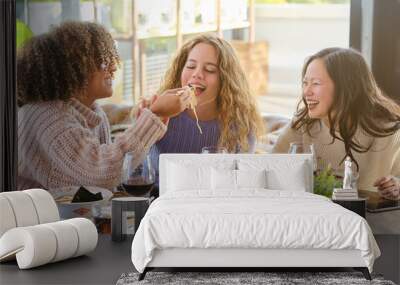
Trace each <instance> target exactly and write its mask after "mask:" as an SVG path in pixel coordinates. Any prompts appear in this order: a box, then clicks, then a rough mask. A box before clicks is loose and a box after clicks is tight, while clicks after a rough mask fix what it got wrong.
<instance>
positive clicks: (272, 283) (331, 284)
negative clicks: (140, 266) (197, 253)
mask: <svg viewBox="0 0 400 285" xmlns="http://www.w3.org/2000/svg"><path fill="white" fill-rule="evenodd" d="M138 276H139V273H127V274H122V275H121V277H120V278H119V279H118V281H117V285H133V284H140V285H144V284H157V285H163V284H172V285H178V284H179V285H184V284H213V285H217V284H222V285H231V284H240V285H242V284H267V285H278V284H279V285H297V284H321V285H322V284H324V285H345V284H352V285H358V284H368V285H395V283H393V282H392V281H387V280H383V278H382V277H381V276H376V275H372V278H373V280H372V281H368V280H366V279H365V278H364V276H363V275H362V273H360V272H152V271H151V272H148V273H147V274H146V277H145V279H144V280H142V281H138Z"/></svg>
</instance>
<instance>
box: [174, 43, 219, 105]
mask: <svg viewBox="0 0 400 285" xmlns="http://www.w3.org/2000/svg"><path fill="white" fill-rule="evenodd" d="M181 84H182V87H183V86H187V85H190V86H193V87H196V91H195V94H196V97H197V101H198V104H200V105H201V104H202V102H209V101H210V100H212V99H213V98H216V97H217V96H218V94H219V92H220V76H219V68H218V54H217V51H216V49H215V48H214V47H213V46H212V45H210V44H206V43H199V44H197V45H195V46H194V47H193V49H192V50H191V51H190V53H189V55H188V58H187V60H186V63H185V65H184V67H183V69H182V73H181Z"/></svg>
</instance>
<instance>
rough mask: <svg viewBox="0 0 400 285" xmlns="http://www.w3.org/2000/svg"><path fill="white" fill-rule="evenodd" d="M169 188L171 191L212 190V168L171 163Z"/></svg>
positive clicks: (169, 165)
mask: <svg viewBox="0 0 400 285" xmlns="http://www.w3.org/2000/svg"><path fill="white" fill-rule="evenodd" d="M167 186H168V189H169V190H170V191H185V190H193V189H211V167H209V166H195V165H185V164H177V163H173V162H170V163H169V164H168V181H167Z"/></svg>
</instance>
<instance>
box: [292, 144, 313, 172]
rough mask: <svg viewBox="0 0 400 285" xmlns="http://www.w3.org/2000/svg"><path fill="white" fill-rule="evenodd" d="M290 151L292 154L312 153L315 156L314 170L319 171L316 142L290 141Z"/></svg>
mask: <svg viewBox="0 0 400 285" xmlns="http://www.w3.org/2000/svg"><path fill="white" fill-rule="evenodd" d="M288 153H290V154H296V153H310V154H312V157H313V171H314V172H316V171H317V167H318V166H317V155H316V153H315V148H314V144H312V143H302V142H292V143H290V146H289V151H288Z"/></svg>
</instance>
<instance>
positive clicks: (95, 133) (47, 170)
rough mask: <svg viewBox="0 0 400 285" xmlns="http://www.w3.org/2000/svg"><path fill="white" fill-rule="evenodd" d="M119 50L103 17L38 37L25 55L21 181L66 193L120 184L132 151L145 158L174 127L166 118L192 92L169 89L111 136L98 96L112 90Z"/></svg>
mask: <svg viewBox="0 0 400 285" xmlns="http://www.w3.org/2000/svg"><path fill="white" fill-rule="evenodd" d="M118 64H119V56H118V54H117V50H116V48H115V44H114V40H113V39H112V37H111V35H110V34H109V33H108V32H107V31H106V30H105V29H104V28H103V27H102V26H100V25H98V24H95V23H89V22H66V23H63V24H61V25H60V26H58V27H54V28H52V30H51V31H50V32H48V33H46V34H43V35H39V36H36V37H33V38H32V39H31V40H30V41H29V42H28V43H27V44H26V45H25V46H23V48H22V49H21V50H19V52H18V56H17V75H18V76H17V86H18V88H17V96H18V104H19V107H20V108H19V110H18V156H19V157H18V189H21V190H22V189H27V188H33V187H40V188H44V189H48V190H49V191H50V192H51V193H52V194H53V195H58V194H60V193H58V192H57V189H61V188H65V187H66V186H80V185H86V186H99V187H104V188H109V189H111V188H113V187H115V186H117V185H118V184H119V183H120V178H121V172H122V162H123V158H124V155H125V153H127V152H133V153H134V154H135V157H136V163H139V162H140V159H141V158H143V156H144V155H145V153H146V152H147V151H148V150H149V149H150V147H151V146H152V145H153V144H154V143H155V142H156V141H157V140H159V139H160V138H161V137H162V136H163V134H164V133H165V131H166V126H165V124H164V123H163V121H162V120H161V119H160V117H161V118H162V119H166V118H168V117H170V116H173V115H177V114H179V113H180V112H181V111H183V110H184V109H185V108H186V106H187V105H188V103H189V99H190V97H189V96H180V97H178V96H172V95H168V94H166V96H162V97H160V98H158V99H157V100H156V101H155V102H154V103H153V104H152V105H151V106H150V108H149V109H148V110H143V111H142V112H141V114H140V116H139V117H138V118H137V121H136V124H135V125H134V126H131V127H129V128H128V129H127V130H126V131H125V132H124V133H123V134H122V135H120V136H118V137H117V138H116V140H115V141H114V142H113V143H111V140H110V128H109V123H108V120H107V117H106V115H105V113H104V112H103V111H102V109H101V107H100V106H99V105H98V104H97V103H96V100H97V99H100V98H107V97H110V96H112V78H113V75H114V72H115V70H116V67H117V66H118Z"/></svg>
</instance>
